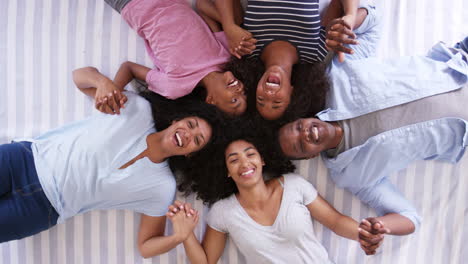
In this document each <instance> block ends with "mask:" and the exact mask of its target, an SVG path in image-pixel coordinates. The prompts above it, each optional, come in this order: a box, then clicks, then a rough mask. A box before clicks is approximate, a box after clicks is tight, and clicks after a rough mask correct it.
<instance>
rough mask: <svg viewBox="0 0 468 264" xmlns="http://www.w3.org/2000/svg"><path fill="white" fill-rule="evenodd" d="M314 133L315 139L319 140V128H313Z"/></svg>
mask: <svg viewBox="0 0 468 264" xmlns="http://www.w3.org/2000/svg"><path fill="white" fill-rule="evenodd" d="M312 133H314V138H315V140H317V141H318V140H319V133H318V128H317V127H313V128H312Z"/></svg>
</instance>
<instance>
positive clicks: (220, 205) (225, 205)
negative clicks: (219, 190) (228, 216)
mask: <svg viewBox="0 0 468 264" xmlns="http://www.w3.org/2000/svg"><path fill="white" fill-rule="evenodd" d="M234 199H237V198H236V195H235V194H232V195H231V196H229V197H227V198H224V199H222V200H219V201H217V202H216V203H214V204H213V205H212V206H211V208H210V214H217V215H219V213H222V212H224V211H225V210H227V209H229V210H232V209H233V205H234V202H235V201H234Z"/></svg>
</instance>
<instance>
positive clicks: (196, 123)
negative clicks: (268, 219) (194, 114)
mask: <svg viewBox="0 0 468 264" xmlns="http://www.w3.org/2000/svg"><path fill="white" fill-rule="evenodd" d="M193 120H195V126H198V120H197V119H196V118H194V119H193Z"/></svg>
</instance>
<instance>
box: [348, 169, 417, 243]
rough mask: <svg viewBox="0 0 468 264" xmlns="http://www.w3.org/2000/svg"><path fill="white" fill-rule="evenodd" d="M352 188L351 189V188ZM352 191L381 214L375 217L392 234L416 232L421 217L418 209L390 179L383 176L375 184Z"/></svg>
mask: <svg viewBox="0 0 468 264" xmlns="http://www.w3.org/2000/svg"><path fill="white" fill-rule="evenodd" d="M350 190H351V189H350ZM351 192H352V193H354V194H356V196H357V197H358V198H359V199H360V200H361V201H363V202H364V203H366V204H368V205H369V206H370V207H372V208H374V209H375V210H376V211H377V214H379V215H381V216H379V217H375V220H376V221H380V222H381V223H382V224H383V225H384V226H385V228H386V229H388V234H391V235H408V234H411V233H413V232H414V230H415V229H416V224H419V221H420V218H419V216H418V215H417V213H416V209H415V208H414V206H413V205H411V203H410V202H409V201H408V200H406V199H405V198H404V196H403V195H402V194H401V193H400V192H399V191H398V189H396V188H395V186H394V185H393V184H392V183H391V182H390V181H389V180H388V178H383V179H382V180H381V181H380V182H378V183H377V184H375V185H373V186H369V187H366V188H361V189H358V190H351Z"/></svg>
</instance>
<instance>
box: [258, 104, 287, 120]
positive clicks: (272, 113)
mask: <svg viewBox="0 0 468 264" xmlns="http://www.w3.org/2000/svg"><path fill="white" fill-rule="evenodd" d="M257 110H258V112H259V113H260V115H261V116H262V117H263V118H265V119H267V120H275V119H278V118H280V117H281V116H282V115H283V114H284V112H285V111H286V107H284V106H281V107H280V108H272V107H271V106H268V105H264V106H260V105H259V104H258V103H257Z"/></svg>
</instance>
